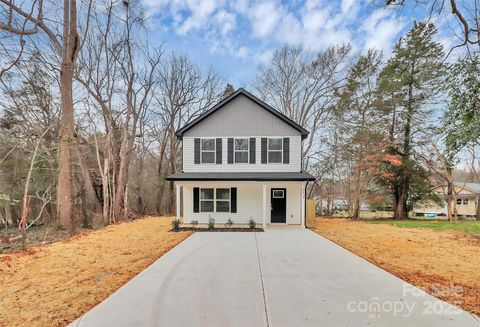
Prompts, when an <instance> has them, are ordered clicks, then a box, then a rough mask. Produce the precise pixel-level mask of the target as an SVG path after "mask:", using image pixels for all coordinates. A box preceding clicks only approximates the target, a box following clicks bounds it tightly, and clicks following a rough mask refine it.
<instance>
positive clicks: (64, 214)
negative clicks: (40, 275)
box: [0, 0, 92, 233]
mask: <svg viewBox="0 0 480 327" xmlns="http://www.w3.org/2000/svg"><path fill="white" fill-rule="evenodd" d="M0 4H1V6H2V9H3V10H4V11H5V12H6V13H7V14H6V15H4V17H3V18H6V20H5V21H4V22H1V24H0V29H2V30H4V31H7V32H9V33H12V34H17V35H20V36H22V37H25V36H26V35H33V34H37V33H39V32H40V31H41V32H42V33H43V34H44V35H46V36H47V38H48V39H49V41H50V44H51V45H52V47H53V48H54V49H55V52H56V54H57V55H58V57H59V58H60V60H59V61H60V62H59V66H60V99H61V101H60V103H61V119H60V141H59V153H60V155H59V174H58V186H57V210H58V216H59V219H60V222H61V224H62V225H63V226H64V227H65V228H67V229H69V230H70V232H71V233H73V232H74V230H75V221H74V212H73V176H72V175H73V171H72V160H73V157H74V154H73V151H74V145H75V142H76V138H75V134H74V108H73V93H72V87H73V72H74V68H75V63H76V59H77V54H78V52H79V50H80V46H81V42H80V36H79V34H78V27H77V23H78V22H77V1H76V0H64V1H63V8H62V12H63V21H62V22H61V24H60V25H61V29H62V32H61V35H58V34H57V31H56V30H55V29H54V27H50V26H47V23H46V22H55V21H56V19H55V17H49V18H45V17H43V13H44V6H43V1H42V0H36V1H33V3H32V4H31V6H30V8H27V9H25V8H23V7H22V6H17V5H16V4H15V3H14V1H12V0H0ZM91 4H92V2H91V1H90V2H89V3H88V4H87V5H88V12H87V16H88V15H89V11H90V7H91ZM24 6H25V7H28V6H27V5H26V4H24ZM18 26H21V28H18ZM27 26H28V27H27ZM86 29H88V20H87V28H86ZM22 42H23V38H22V40H21V52H23V46H24V45H23V43H22Z"/></svg>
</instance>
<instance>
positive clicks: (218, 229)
mask: <svg viewBox="0 0 480 327" xmlns="http://www.w3.org/2000/svg"><path fill="white" fill-rule="evenodd" d="M185 231H192V232H263V228H242V227H232V228H228V227H215V228H207V227H198V228H196V227H180V228H177V229H171V230H170V232H185Z"/></svg>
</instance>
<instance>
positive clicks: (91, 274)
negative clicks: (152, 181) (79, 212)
mask: <svg viewBox="0 0 480 327" xmlns="http://www.w3.org/2000/svg"><path fill="white" fill-rule="evenodd" d="M171 220H172V218H171V217H168V218H158V217H150V218H145V219H140V220H136V221H133V222H128V223H122V224H117V225H111V226H108V227H106V228H103V229H101V230H97V231H93V232H91V233H89V234H82V235H77V236H75V237H72V238H69V239H67V240H65V241H61V242H57V243H53V244H50V245H45V246H41V247H37V248H30V249H29V250H28V251H25V252H20V253H14V254H5V255H1V256H0V294H1V297H0V308H1V309H0V326H65V325H67V324H68V323H70V322H71V321H73V320H75V319H76V318H77V317H79V316H81V315H82V314H84V313H85V312H87V311H88V310H90V309H91V308H92V307H93V306H95V305H96V304H97V303H99V302H101V301H102V300H104V299H105V298H106V297H108V296H109V295H110V294H111V293H113V292H114V291H115V290H117V289H118V288H119V287H120V286H122V285H123V284H125V283H126V282H127V281H129V280H130V279H131V278H132V277H134V276H135V275H137V274H138V273H139V272H141V271H142V270H143V269H145V268H146V267H147V266H149V265H150V264H152V263H153V262H154V261H155V260H157V259H158V258H159V257H161V256H162V255H163V254H164V253H166V252H167V251H168V250H170V249H171V248H173V247H174V246H175V245H177V244H178V243H180V242H181V241H183V240H184V239H185V238H187V237H188V236H190V235H191V234H192V232H188V231H185V232H178V233H170V232H169V230H170V229H171V225H170V222H171Z"/></svg>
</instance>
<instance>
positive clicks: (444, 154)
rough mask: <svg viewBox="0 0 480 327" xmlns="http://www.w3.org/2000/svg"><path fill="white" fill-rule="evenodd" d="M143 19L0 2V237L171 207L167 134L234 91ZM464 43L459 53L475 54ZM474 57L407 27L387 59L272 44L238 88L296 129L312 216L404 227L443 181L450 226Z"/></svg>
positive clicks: (133, 12) (474, 109)
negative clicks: (381, 219) (342, 214)
mask: <svg viewBox="0 0 480 327" xmlns="http://www.w3.org/2000/svg"><path fill="white" fill-rule="evenodd" d="M143 10H144V8H143V7H142V4H141V3H140V2H137V1H128V0H125V1H121V2H110V1H101V2H92V1H78V2H77V1H75V0H65V1H63V3H61V4H60V3H54V2H50V1H42V0H38V1H33V2H32V3H30V4H22V5H19V4H17V3H15V2H13V1H8V0H0V11H1V16H0V36H1V44H2V45H1V47H0V58H1V59H0V92H1V95H2V99H1V101H0V108H1V109H0V224H1V225H2V227H8V226H10V227H12V226H15V227H17V226H19V227H20V229H21V230H22V232H24V231H25V230H27V229H28V228H29V226H32V224H49V225H52V226H58V227H59V228H63V229H66V230H68V231H69V232H70V233H72V234H73V233H74V232H75V228H76V227H79V226H82V227H87V228H91V227H98V226H104V225H108V224H111V223H115V222H117V221H119V220H126V219H130V218H133V217H136V216H140V215H146V214H154V213H158V214H162V215H167V214H172V213H173V212H174V210H175V196H174V195H175V194H174V192H175V190H174V189H173V184H171V183H170V182H167V181H165V177H166V176H168V175H170V174H173V173H175V172H177V171H179V170H181V167H182V163H181V156H180V153H181V152H180V151H181V149H180V143H179V141H178V140H177V138H176V136H175V131H176V130H178V129H179V128H180V127H181V126H183V125H184V124H186V123H187V122H189V121H191V120H192V119H194V118H195V117H197V116H198V115H200V114H201V113H203V112H205V111H206V110H207V109H209V108H210V107H211V106H212V105H214V104H215V103H217V102H218V101H219V100H221V99H222V97H224V96H225V95H227V94H229V93H231V92H232V91H233V89H234V86H235V85H234V86H232V85H231V84H228V82H230V83H231V81H229V80H228V77H221V76H220V75H219V74H218V73H217V72H216V71H215V67H210V68H207V67H202V66H200V65H199V64H198V63H197V61H196V60H195V59H194V58H191V57H189V56H188V55H186V54H183V53H179V52H176V51H174V50H172V49H170V48H169V47H168V45H166V44H162V43H161V42H156V44H160V46H152V45H151V44H152V42H151V41H150V39H149V27H148V26H147V24H148V22H147V21H146V17H145V13H144V11H143ZM472 34H474V33H473V32H472V31H470V32H469V34H468V36H466V39H465V40H466V41H465V44H467V43H468V44H469V45H472V46H475V42H473V41H472V38H473V36H472ZM475 51H478V49H477V48H475V49H474V50H473V51H465V52H463V53H462V55H460V56H459V57H458V58H452V57H451V56H450V57H448V58H449V59H448V60H446V58H447V54H449V53H450V49H444V48H443V45H442V43H441V42H440V41H439V35H438V32H437V29H436V27H435V26H434V25H433V24H431V23H423V22H419V23H415V24H414V25H413V26H411V29H410V31H408V32H407V33H406V34H405V35H404V36H402V38H401V39H399V40H398V42H397V43H396V46H395V48H394V49H393V52H392V53H391V54H386V53H382V52H380V51H379V50H377V49H368V50H367V51H364V52H363V53H360V52H359V51H358V50H357V49H353V48H352V46H351V45H349V44H343V43H342V42H341V40H339V44H338V45H337V46H330V47H326V48H325V49H323V50H321V51H317V52H313V51H310V50H307V49H303V48H301V47H293V46H290V45H285V46H284V47H282V48H280V49H277V50H276V51H275V52H274V53H273V55H272V57H271V58H270V60H269V61H268V62H267V63H266V64H263V65H259V67H258V69H257V71H256V78H255V79H253V80H252V81H251V83H252V84H251V85H252V89H253V90H254V93H256V95H258V96H259V97H260V98H261V99H262V100H264V101H266V102H267V103H269V104H270V105H271V106H272V107H274V108H276V109H278V110H280V111H281V112H282V113H284V114H286V115H287V116H288V117H290V118H292V119H293V120H294V121H296V122H297V123H299V124H300V125H302V126H304V127H305V128H306V129H308V130H310V135H309V137H308V138H307V139H306V140H305V141H304V143H303V151H302V156H303V168H304V170H306V171H309V172H311V173H312V174H314V175H315V176H316V177H317V181H316V182H315V183H313V184H312V185H310V186H309V189H308V190H307V194H308V195H309V197H311V198H314V199H315V200H316V202H317V212H318V213H321V214H327V215H329V214H332V213H333V211H334V210H335V207H339V206H340V207H342V209H344V210H346V211H347V212H348V214H349V216H350V217H351V218H353V219H359V217H360V212H361V211H362V210H364V209H365V208H367V207H368V208H369V209H370V210H384V211H390V212H392V214H393V216H394V218H396V219H402V218H406V217H408V215H409V212H410V211H411V210H412V208H413V206H414V205H415V204H416V203H420V202H422V201H426V200H432V201H438V197H437V196H436V195H435V194H434V192H433V189H434V187H435V186H436V185H439V184H446V185H448V189H449V191H448V194H447V195H446V196H447V199H448V201H447V202H448V219H450V220H453V219H455V208H454V207H455V205H456V201H455V194H454V192H453V187H452V183H453V180H454V178H455V177H457V176H454V175H455V174H457V175H458V170H456V167H457V168H458V167H462V168H463V169H464V170H466V171H468V173H466V175H468V176H466V177H465V178H464V179H465V182H467V181H469V182H479V178H478V176H477V175H475V172H478V171H479V162H478V153H477V152H478V151H475V150H476V149H477V150H478V142H479V139H480V133H479V132H478V124H479V122H480V114H479V112H480V108H479V104H480V99H479V96H478V95H479V94H480V92H479V89H480V60H479V56H478V53H476V52H475ZM225 78H226V79H225ZM238 86H240V85H237V86H236V87H238ZM339 200H341V201H342V203H341V205H338V201H339ZM479 215H480V213H479ZM24 236H25V234H24Z"/></svg>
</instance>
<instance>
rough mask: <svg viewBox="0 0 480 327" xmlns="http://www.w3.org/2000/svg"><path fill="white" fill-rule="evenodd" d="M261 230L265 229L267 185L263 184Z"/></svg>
mask: <svg viewBox="0 0 480 327" xmlns="http://www.w3.org/2000/svg"><path fill="white" fill-rule="evenodd" d="M262 219H263V220H262V224H263V230H264V231H266V230H267V185H266V184H263V213H262Z"/></svg>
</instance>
